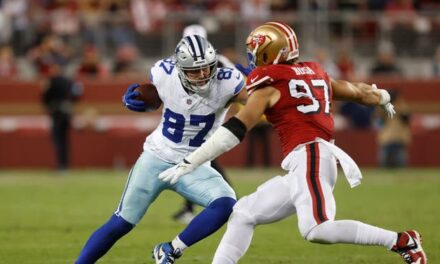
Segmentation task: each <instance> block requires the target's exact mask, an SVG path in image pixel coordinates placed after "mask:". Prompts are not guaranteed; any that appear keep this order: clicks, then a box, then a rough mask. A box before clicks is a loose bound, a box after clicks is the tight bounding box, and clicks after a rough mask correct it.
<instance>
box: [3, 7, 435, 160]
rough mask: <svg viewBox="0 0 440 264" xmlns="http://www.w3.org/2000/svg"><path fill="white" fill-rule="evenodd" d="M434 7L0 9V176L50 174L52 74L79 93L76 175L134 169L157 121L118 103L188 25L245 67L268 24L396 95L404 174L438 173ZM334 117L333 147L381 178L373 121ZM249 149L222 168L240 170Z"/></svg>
mask: <svg viewBox="0 0 440 264" xmlns="http://www.w3.org/2000/svg"><path fill="white" fill-rule="evenodd" d="M439 6H440V4H439V2H438V1H434V0H432V1H429V0H425V1H422V0H421V1H410V0H409V1H408V0H398V1H397V0H396V1H394V0H393V1H391V0H390V1H374V0H368V1H367V0H365V1H348V0H345V1H344V0H339V1H336V0H332V1H305V0H303V1H300V0H297V1H286V0H284V1H283V0H278V1H263V0H261V1H260V0H255V1H252V0H248V1H234V0H227V1H194V0H193V1H153V0H151V1H144V0H132V1H123V0H121V1H112V0H103V1H94V0H84V1H68V0H53V1H49V0H46V1H44V0H39V1H37V0H34V1H30V0H29V1H27V0H16V1H8V0H3V1H1V8H0V24H1V28H2V32H1V34H0V43H1V54H2V56H1V62H0V63H1V65H2V66H1V68H0V74H1V80H2V81H1V83H0V89H1V91H2V93H1V97H0V143H1V146H2V147H1V148H0V167H3V168H10V167H52V166H54V153H53V151H52V148H51V143H50V137H49V134H48V131H49V130H48V129H49V125H50V124H49V120H48V117H47V116H46V115H45V112H44V108H43V106H42V104H41V99H40V97H41V92H42V89H43V87H44V80H45V75H47V71H48V66H49V65H50V64H51V63H58V64H61V65H62V66H63V67H64V70H65V73H66V74H67V75H68V76H71V77H73V78H75V79H76V80H77V81H79V82H81V83H82V85H83V87H84V94H83V96H82V98H81V100H80V102H79V103H78V104H77V105H76V108H75V115H74V122H73V126H74V129H73V130H72V133H71V140H72V144H71V145H72V147H71V164H72V166H73V167H129V166H130V165H131V164H132V163H133V161H134V159H135V158H136V156H137V155H138V153H139V152H140V151H141V148H140V146H141V143H142V141H143V139H144V137H145V135H147V134H148V132H149V131H151V130H152V129H153V128H154V127H155V125H156V124H157V122H158V121H159V117H158V114H159V113H147V114H136V113H132V112H130V111H128V110H126V109H124V108H123V107H122V105H121V103H120V98H121V95H122V94H123V92H124V90H125V88H126V87H127V85H128V84H129V83H133V82H143V81H145V80H146V78H147V70H148V69H149V67H150V66H151V64H152V63H154V61H155V60H156V59H158V58H161V57H166V56H168V55H170V54H172V52H173V50H174V47H175V45H176V42H177V41H178V40H179V39H180V37H181V31H182V29H183V27H184V26H186V25H188V24H191V23H200V24H202V25H203V26H205V27H206V29H207V30H208V33H209V40H210V41H211V42H212V43H214V45H215V47H216V48H217V49H218V50H219V51H220V52H221V53H223V54H224V55H226V56H228V57H229V58H230V59H231V60H232V61H233V62H241V63H243V62H245V57H244V54H245V50H244V45H243V42H244V40H245V37H246V36H247V34H248V33H249V30H250V29H251V28H252V27H254V26H255V25H258V24H259V23H261V22H264V21H268V20H279V21H284V22H286V23H288V24H290V25H292V26H293V28H294V29H295V30H296V33H297V35H298V37H299V41H300V51H301V59H302V60H317V61H319V62H321V63H322V64H323V65H324V67H325V68H326V69H327V70H328V72H330V74H331V75H332V76H334V77H335V78H345V79H349V80H353V81H366V82H370V83H371V82H374V83H377V84H378V86H379V87H381V88H386V89H393V90H398V91H400V93H401V94H402V95H403V97H404V99H405V100H406V102H407V104H408V106H409V112H410V113H411V119H410V127H411V143H410V145H409V162H408V163H409V165H410V166H436V165H437V166H438V165H439V164H440V159H439V158H438V157H439V156H440V155H439V154H440V153H439V149H440V115H439V113H440V103H439V102H440V92H439V91H438V89H439V86H440V80H439V77H438V76H439V75H440V70H439V64H440V62H439V61H440V55H439V54H440V48H439V47H440V45H439V43H440V41H439V40H440V30H439V29H440V21H439V19H438V12H439ZM436 52H437V53H436ZM379 54H385V55H383V56H385V57H386V56H388V57H391V59H389V60H390V61H391V62H390V64H391V66H390V67H391V68H389V67H388V66H387V67H388V68H387V69H386V70H385V71H383V70H382V71H381V70H377V71H375V70H372V69H373V68H374V67H375V66H377V64H378V62H377V60H378V59H377V58H378V57H379ZM436 54H437V55H436ZM87 63H89V64H87ZM85 64H86V65H90V64H91V65H93V66H92V69H90V67H89V68H87V67H84V65H85ZM390 69H391V70H390ZM334 108H335V115H336V131H337V132H336V140H337V142H338V145H340V146H341V147H342V148H344V149H345V150H346V151H347V152H348V153H349V154H351V155H352V156H353V157H354V158H355V160H357V161H358V162H359V164H361V165H363V166H377V165H378V143H377V133H378V131H379V130H380V129H381V128H380V119H378V118H377V114H376V113H374V114H373V115H371V116H370V117H369V121H368V122H367V123H366V124H365V122H364V124H361V125H360V126H354V125H352V122H351V121H350V119H349V118H346V117H344V116H343V115H341V114H340V111H339V109H340V107H339V105H338V104H337V105H335V107H334ZM271 137H272V140H271V148H270V149H271V150H270V153H272V156H273V158H272V160H271V165H273V166H277V165H278V164H279V162H280V159H281V157H280V152H279V143H278V140H277V139H276V138H275V137H274V136H273V135H272V136H271ZM109 142H111V143H109ZM353 142H356V144H353ZM256 144H257V145H258V144H259V143H258V142H257V143H256ZM246 145H247V142H244V144H242V145H241V146H240V147H238V148H237V149H235V150H234V151H232V153H231V154H229V155H224V157H222V158H221V160H222V162H223V163H224V164H225V165H227V166H228V165H230V166H242V165H244V163H245V161H244V160H245V157H246ZM257 151H258V152H257V153H261V151H262V150H261V148H257ZM257 156H261V155H257ZM257 164H261V159H259V160H257Z"/></svg>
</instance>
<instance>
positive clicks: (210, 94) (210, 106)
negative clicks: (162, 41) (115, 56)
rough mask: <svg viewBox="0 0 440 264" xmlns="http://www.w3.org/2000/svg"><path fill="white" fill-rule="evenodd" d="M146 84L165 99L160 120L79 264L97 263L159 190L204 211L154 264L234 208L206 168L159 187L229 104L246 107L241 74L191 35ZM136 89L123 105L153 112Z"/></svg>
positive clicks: (157, 251) (158, 250) (163, 263)
mask: <svg viewBox="0 0 440 264" xmlns="http://www.w3.org/2000/svg"><path fill="white" fill-rule="evenodd" d="M150 81H151V83H152V84H153V85H154V86H155V87H156V89H157V92H158V95H159V97H160V100H161V101H162V105H163V107H162V119H161V122H160V124H159V126H158V127H157V128H156V129H155V130H154V131H153V132H152V133H151V134H150V135H149V136H148V137H147V138H146V140H145V143H144V146H143V150H144V151H143V153H142V154H141V155H140V157H139V158H138V160H137V161H136V163H135V165H134V166H133V168H132V169H131V171H130V174H129V177H128V180H127V184H126V186H125V190H124V192H123V194H122V198H121V200H120V202H119V205H118V207H117V209H116V211H115V212H114V214H113V215H112V216H111V218H110V219H109V220H108V222H106V223H105V224H104V225H103V226H101V227H100V228H99V229H97V230H96V231H95V232H94V233H93V234H92V235H91V237H90V238H89V240H88V241H87V243H86V245H85V246H84V248H83V249H82V251H81V253H80V256H79V257H78V259H77V261H76V263H78V264H83V263H95V262H96V261H97V260H98V259H99V258H101V257H102V256H103V255H104V254H105V253H106V252H107V251H108V250H110V248H111V247H112V246H113V244H114V243H116V241H117V240H119V239H120V238H121V237H122V236H124V235H125V234H127V233H128V232H129V231H130V230H132V229H133V227H134V226H135V225H136V224H137V223H138V222H139V221H140V220H141V218H142V217H143V216H144V214H145V213H146V211H147V209H148V208H149V206H150V205H151V203H153V202H154V200H155V199H156V198H157V197H158V195H159V194H160V193H161V192H162V191H163V190H166V189H168V190H173V191H175V192H177V193H179V194H180V195H182V196H183V197H184V198H186V199H188V200H190V201H192V202H194V203H196V204H199V205H201V206H203V207H205V209H204V210H203V211H201V212H200V213H199V214H198V215H197V216H196V217H195V218H194V219H193V220H192V221H191V222H190V223H189V225H188V226H187V227H186V228H185V229H184V230H183V231H182V232H181V233H180V234H178V235H177V236H176V237H175V238H174V239H173V240H172V241H171V242H166V243H160V244H158V245H156V246H155V247H154V249H153V258H154V259H155V261H156V264H171V263H174V261H175V259H177V258H179V257H180V256H181V255H182V253H183V251H184V250H185V249H186V248H187V247H189V246H191V245H193V244H194V243H196V242H198V241H200V240H202V239H203V238H205V237H207V236H209V235H210V234H212V233H214V232H215V231H217V230H218V229H219V228H220V227H221V226H222V225H223V224H224V223H225V222H226V221H227V220H228V218H229V215H230V214H231V212H232V207H233V206H234V204H235V202H236V196H235V193H234V190H233V189H232V188H231V187H230V186H229V185H228V184H227V183H226V181H225V180H223V178H222V177H221V176H220V174H219V173H218V172H217V171H216V170H214V169H213V168H212V167H211V166H210V164H209V163H206V164H203V165H202V166H200V167H199V168H198V169H196V170H195V171H194V172H193V173H191V174H188V175H187V176H185V177H182V178H180V180H179V181H177V182H176V183H173V184H170V183H166V182H163V181H161V180H160V179H159V178H158V175H159V173H161V172H162V171H165V170H166V169H168V168H171V167H173V166H174V165H175V164H178V163H179V162H181V161H182V160H183V158H184V157H185V156H187V155H188V154H190V153H191V152H192V151H193V150H194V149H196V148H197V147H199V146H200V145H201V144H202V143H203V142H204V141H205V140H206V139H207V138H208V137H209V136H210V135H211V133H213V131H215V130H216V129H217V128H218V127H220V126H221V125H222V123H223V121H224V118H225V115H226V112H227V110H228V106H229V104H230V103H231V102H232V101H238V102H241V103H244V102H245V101H246V99H247V95H246V91H245V89H243V88H244V86H245V82H244V78H243V75H242V74H241V73H240V72H239V71H238V70H236V69H233V68H218V67H217V54H216V51H215V49H214V48H213V47H212V45H211V44H210V43H209V42H208V41H207V40H206V39H205V38H203V37H201V36H198V35H190V36H187V37H184V38H183V39H182V40H181V41H180V42H179V44H178V45H177V47H176V50H175V54H174V56H173V57H171V58H167V59H163V60H159V61H158V62H156V63H155V64H154V65H153V67H152V68H151V72H150ZM138 87H139V85H138V84H134V85H131V86H129V87H128V89H127V92H126V93H125V95H124V97H123V103H124V104H125V106H126V107H127V108H128V109H130V110H133V111H140V112H142V111H147V110H150V109H151V107H150V106H148V105H147V103H145V102H143V101H139V100H136V98H137V96H139V92H138V91H136V88H138Z"/></svg>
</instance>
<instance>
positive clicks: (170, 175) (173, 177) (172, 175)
mask: <svg viewBox="0 0 440 264" xmlns="http://www.w3.org/2000/svg"><path fill="white" fill-rule="evenodd" d="M195 168H196V167H195V166H194V165H192V164H191V163H189V162H188V161H186V160H185V159H184V160H183V161H182V162H180V163H179V164H177V165H174V166H173V167H171V168H169V169H167V170H165V171H163V172H161V173H160V174H159V179H161V180H162V181H164V182H170V183H171V184H175V183H176V182H177V180H178V179H179V178H180V177H181V176H183V175H185V174H188V173H190V172H192V171H193V170H194V169H195Z"/></svg>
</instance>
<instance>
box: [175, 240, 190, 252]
mask: <svg viewBox="0 0 440 264" xmlns="http://www.w3.org/2000/svg"><path fill="white" fill-rule="evenodd" d="M171 245H172V246H173V248H174V249H177V248H178V249H180V251H181V252H183V251H184V250H185V249H186V248H187V247H188V246H187V245H185V243H183V242H182V240H180V238H179V236H176V238H175V239H173V241H171Z"/></svg>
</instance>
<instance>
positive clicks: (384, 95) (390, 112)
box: [371, 84, 396, 118]
mask: <svg viewBox="0 0 440 264" xmlns="http://www.w3.org/2000/svg"><path fill="white" fill-rule="evenodd" d="M371 86H372V87H373V89H378V88H377V86H376V84H372V85H371ZM378 91H379V92H380V106H381V107H382V109H383V110H384V111H385V113H387V116H388V118H393V117H394V115H395V114H396V110H394V105H393V104H392V103H390V101H391V96H390V94H389V93H388V91H387V90H385V89H378Z"/></svg>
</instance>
